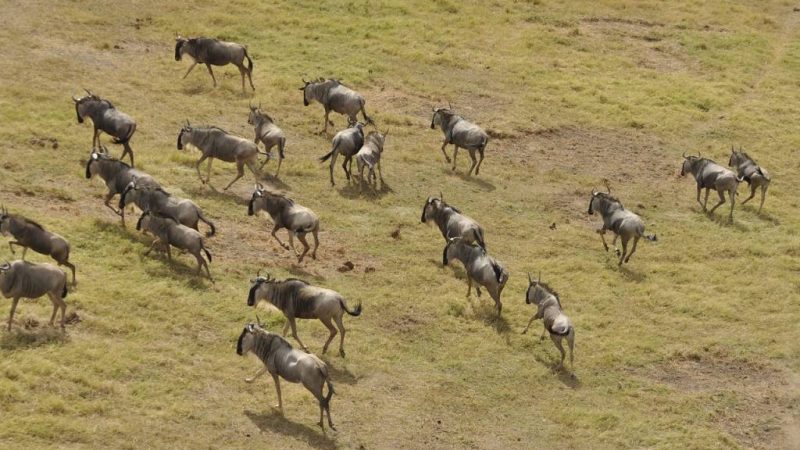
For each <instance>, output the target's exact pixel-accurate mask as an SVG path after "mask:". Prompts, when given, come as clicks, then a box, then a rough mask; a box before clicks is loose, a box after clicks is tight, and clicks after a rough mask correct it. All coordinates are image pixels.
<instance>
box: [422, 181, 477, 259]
mask: <svg viewBox="0 0 800 450" xmlns="http://www.w3.org/2000/svg"><path fill="white" fill-rule="evenodd" d="M429 220H430V221H433V223H434V224H436V226H437V227H439V231H441V232H442V237H444V240H445V241H447V240H448V238H450V237H460V238H461V239H462V240H463V242H464V243H465V244H472V243H473V242H475V243H477V244H478V245H480V246H481V247H482V248H483V249H484V250H485V249H486V243H485V242H484V240H483V228H482V227H481V226H480V225H479V224H478V222H476V221H474V220H473V219H471V218H469V217H467V216H465V215H463V214H461V211H459V210H458V209H457V208H456V207H454V206H450V205H448V204H447V203H445V201H444V195H442V193H441V192H440V193H439V198H436V197H428V199H427V200H425V206H423V207H422V218H421V219H420V221H421V222H422V223H426V222H427V221H429Z"/></svg>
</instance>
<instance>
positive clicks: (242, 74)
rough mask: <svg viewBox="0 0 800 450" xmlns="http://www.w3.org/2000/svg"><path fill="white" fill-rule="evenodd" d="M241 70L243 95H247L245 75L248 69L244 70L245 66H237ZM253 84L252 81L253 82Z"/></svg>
mask: <svg viewBox="0 0 800 450" xmlns="http://www.w3.org/2000/svg"><path fill="white" fill-rule="evenodd" d="M237 67H238V68H239V75H241V76H242V94H244V93H246V92H247V91H245V90H244V74H246V73H247V69H245V68H244V65H241V66H237ZM251 83H252V81H251Z"/></svg>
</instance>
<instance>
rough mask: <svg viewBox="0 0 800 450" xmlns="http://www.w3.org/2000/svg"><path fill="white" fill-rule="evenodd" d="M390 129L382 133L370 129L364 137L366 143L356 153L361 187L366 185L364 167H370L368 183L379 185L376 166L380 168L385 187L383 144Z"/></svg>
mask: <svg viewBox="0 0 800 450" xmlns="http://www.w3.org/2000/svg"><path fill="white" fill-rule="evenodd" d="M388 134H389V130H386V131H384V132H383V134H381V133H380V132H378V131H370V132H369V134H367V137H365V138H364V145H362V146H361V149H360V150H359V151H358V153H356V165H357V167H358V182H359V189H360V188H362V187H363V186H364V168H365V167H366V168H368V169H369V171H368V172H367V183H368V184H371V185H372V188H373V189H376V188H377V187H378V181H377V180H376V179H375V168H376V167H377V168H378V176H379V177H380V180H381V186H382V187H384V188H385V186H386V184H385V183H384V182H383V171H382V170H381V155H382V154H383V145H384V143H385V142H386V135H388Z"/></svg>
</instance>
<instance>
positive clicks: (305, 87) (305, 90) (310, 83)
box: [300, 78, 317, 106]
mask: <svg viewBox="0 0 800 450" xmlns="http://www.w3.org/2000/svg"><path fill="white" fill-rule="evenodd" d="M301 79H302V80H303V87H301V88H300V90H301V91H303V105H304V106H308V105H309V104H310V102H309V99H308V90H309V86H314V85H315V84H317V82H316V81H306V80H305V79H304V78H301Z"/></svg>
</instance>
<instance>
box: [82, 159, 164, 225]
mask: <svg viewBox="0 0 800 450" xmlns="http://www.w3.org/2000/svg"><path fill="white" fill-rule="evenodd" d="M94 175H99V176H100V178H102V179H103V181H104V182H105V183H106V186H107V187H108V192H107V193H106V196H105V199H104V201H103V204H104V205H106V206H107V207H108V208H109V209H110V210H112V211H114V214H117V215H119V216H120V217H122V225H123V226H124V225H125V210H124V209H123V210H119V211H117V210H116V209H114V207H113V206H111V205H110V204H109V202H110V201H111V199H112V198H113V197H114V196H115V195H117V194H122V193H123V192H125V188H126V187H127V186H128V184H130V182H131V181H133V180H134V178H135V179H136V180H137V183H138V184H139V185H140V186H150V187H159V186H160V185H159V184H158V182H157V181H156V180H155V179H154V178H153V177H151V176H150V175H148V174H146V173H144V172H142V171H139V170H136V169H134V168H131V166H129V165H127V164H125V163H124V162H122V161H120V160H118V159H115V158H112V157H110V156H108V151H107V150H106V149H105V148H103V149H102V150H93V151H92V154H91V155H89V160H88V161H87V162H86V178H87V179H90V178H92V177H93V176H94Z"/></svg>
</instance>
